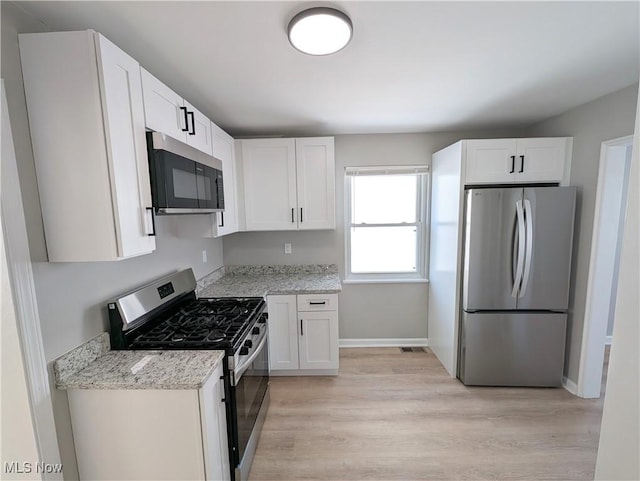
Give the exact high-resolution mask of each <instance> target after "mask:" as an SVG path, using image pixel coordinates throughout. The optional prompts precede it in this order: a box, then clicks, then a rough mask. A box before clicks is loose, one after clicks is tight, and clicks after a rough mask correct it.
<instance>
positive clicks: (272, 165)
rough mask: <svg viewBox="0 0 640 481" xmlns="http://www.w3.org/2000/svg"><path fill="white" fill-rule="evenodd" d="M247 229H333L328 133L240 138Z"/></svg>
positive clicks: (332, 170)
mask: <svg viewBox="0 0 640 481" xmlns="http://www.w3.org/2000/svg"><path fill="white" fill-rule="evenodd" d="M241 146H242V168H243V177H244V203H245V217H246V228H247V230H249V231H252V230H253V231H255V230H311V229H334V228H335V154H334V141H333V137H310V138H299V139H250V140H243V141H241Z"/></svg>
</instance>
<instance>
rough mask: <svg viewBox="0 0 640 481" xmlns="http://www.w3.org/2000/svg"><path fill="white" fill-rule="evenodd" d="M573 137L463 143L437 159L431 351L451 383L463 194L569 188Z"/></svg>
mask: <svg viewBox="0 0 640 481" xmlns="http://www.w3.org/2000/svg"><path fill="white" fill-rule="evenodd" d="M572 148H573V139H572V138H571V137H551V138H530V139H482V140H461V141H459V142H456V143H455V144H453V145H450V146H449V147H446V148H444V149H442V150H440V151H438V152H436V153H434V154H433V158H432V161H431V215H430V226H429V231H430V240H429V259H431V261H430V263H429V313H428V321H427V324H428V327H427V329H428V331H429V348H430V349H431V351H432V352H433V353H434V354H435V355H436V357H437V358H438V359H439V360H440V362H441V363H442V365H443V366H444V367H445V369H446V370H447V371H448V372H449V374H450V375H451V376H452V377H455V376H456V372H457V362H458V328H459V325H460V310H459V308H458V306H460V299H461V296H462V292H461V284H462V282H461V279H462V269H463V265H462V250H463V220H464V212H463V211H464V201H463V198H464V189H465V187H466V186H470V185H483V184H486V185H490V184H494V185H498V184H500V185H509V184H513V185H514V186H515V185H518V184H536V183H538V184H540V183H544V184H559V185H569V173H570V168H571V153H572Z"/></svg>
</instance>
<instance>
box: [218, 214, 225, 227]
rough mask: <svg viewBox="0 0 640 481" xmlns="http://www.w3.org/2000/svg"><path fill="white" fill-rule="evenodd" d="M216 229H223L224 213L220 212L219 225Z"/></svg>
mask: <svg viewBox="0 0 640 481" xmlns="http://www.w3.org/2000/svg"><path fill="white" fill-rule="evenodd" d="M218 227H224V212H220V224H218Z"/></svg>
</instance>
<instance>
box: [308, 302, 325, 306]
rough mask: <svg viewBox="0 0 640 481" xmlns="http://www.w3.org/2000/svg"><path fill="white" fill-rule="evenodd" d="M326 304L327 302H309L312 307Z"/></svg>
mask: <svg viewBox="0 0 640 481" xmlns="http://www.w3.org/2000/svg"><path fill="white" fill-rule="evenodd" d="M326 303H327V301H320V302H315V301H309V305H310V306H324V305H325V304H326Z"/></svg>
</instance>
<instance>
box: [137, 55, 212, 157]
mask: <svg viewBox="0 0 640 481" xmlns="http://www.w3.org/2000/svg"><path fill="white" fill-rule="evenodd" d="M140 70H141V74H142V93H143V97H144V113H145V120H146V126H147V128H148V129H150V130H153V131H156V132H162V133H163V134H167V135H168V136H170V137H173V138H174V139H178V140H180V141H182V142H184V143H186V144H188V145H190V146H192V147H194V148H196V149H198V150H201V151H202V152H205V153H206V154H209V155H212V153H213V147H212V140H211V121H210V120H209V119H208V118H207V117H205V116H204V115H203V114H202V113H201V112H200V111H198V110H197V109H196V108H195V107H194V106H193V105H191V104H190V103H189V102H187V101H186V100H185V99H183V98H182V97H181V96H180V95H178V94H177V93H175V92H174V91H173V90H171V89H170V88H169V87H167V86H166V85H165V84H163V83H162V82H161V81H160V80H158V79H157V78H156V77H154V76H153V75H151V74H150V73H149V72H148V71H146V70H145V69H144V68H141V69H140Z"/></svg>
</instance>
